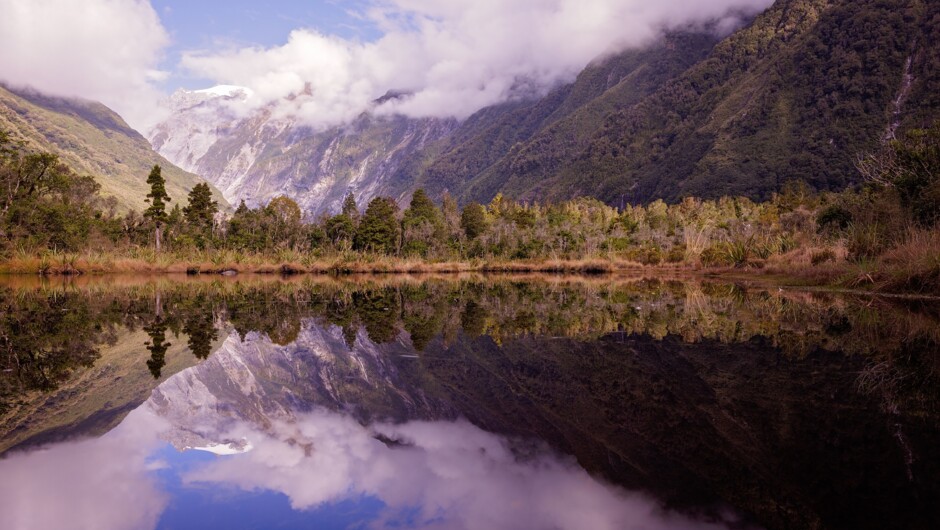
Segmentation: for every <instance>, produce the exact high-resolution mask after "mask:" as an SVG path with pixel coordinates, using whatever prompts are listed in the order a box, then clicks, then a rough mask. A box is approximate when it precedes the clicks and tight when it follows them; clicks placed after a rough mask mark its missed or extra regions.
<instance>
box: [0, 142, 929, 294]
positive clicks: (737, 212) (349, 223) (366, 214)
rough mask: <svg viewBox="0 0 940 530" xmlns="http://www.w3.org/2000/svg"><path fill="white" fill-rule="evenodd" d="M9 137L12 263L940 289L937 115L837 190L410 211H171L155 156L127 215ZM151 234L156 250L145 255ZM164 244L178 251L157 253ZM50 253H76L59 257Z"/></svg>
mask: <svg viewBox="0 0 940 530" xmlns="http://www.w3.org/2000/svg"><path fill="white" fill-rule="evenodd" d="M3 145H5V146H9V147H6V148H5V150H4V152H3V155H2V156H3V159H2V163H3V165H2V166H0V177H2V181H0V185H2V186H3V189H2V191H4V193H5V196H6V199H5V202H4V203H3V210H2V211H0V213H2V214H3V218H2V219H0V221H2V223H0V235H3V236H4V240H3V247H0V248H2V250H3V251H4V253H5V254H6V255H7V256H8V260H7V261H8V265H7V269H8V270H12V271H15V270H32V271H35V270H38V271H39V272H76V271H83V270H84V271H88V270H89V269H90V270H103V271H108V270H128V269H129V270H139V269H136V268H135V267H137V265H135V264H134V263H138V264H139V261H137V262H132V263H130V264H127V263H125V264H124V265H123V266H122V265H120V264H113V261H112V264H110V265H109V264H108V263H106V261H107V260H109V259H110V260H115V259H121V258H127V259H130V260H140V259H141V258H142V257H143V259H144V260H150V261H154V260H160V259H162V260H164V261H166V262H168V265H167V267H171V266H172V265H173V264H174V263H175V264H176V265H182V266H183V269H182V270H187V269H190V270H192V271H194V272H198V271H200V270H203V271H208V270H217V271H218V270H225V269H229V268H230V269H236V270H237V269H239V268H241V269H247V270H253V269H252V268H251V267H249V266H248V264H249V263H250V262H252V260H256V261H258V262H260V263H267V264H271V263H273V264H274V265H275V266H276V267H281V270H284V271H288V272H303V271H324V270H335V271H344V270H345V271H355V270H366V271H368V270H398V268H396V266H395V263H400V262H402V261H409V260H414V261H415V262H418V263H422V264H425V265H426V266H427V267H429V268H430V270H434V266H435V264H454V265H452V266H443V265H442V266H443V267H444V269H441V270H445V269H446V270H451V269H456V270H468V269H474V268H476V269H487V268H499V264H501V263H502V264H507V263H515V262H523V263H524V262H529V263H533V262H537V263H540V265H539V267H541V268H542V269H541V270H566V269H567V270H575V269H577V270H591V271H606V270H612V269H614V268H616V267H617V266H623V265H624V264H630V263H632V264H634V265H651V266H659V265H670V266H673V267H675V266H683V267H713V268H714V267H733V268H739V269H746V268H766V269H768V270H771V271H772V272H783V273H786V274H789V275H797V276H802V277H803V278H805V279H807V280H808V281H812V282H815V283H823V284H826V283H839V284H842V285H848V286H852V287H858V286H866V285H867V286H874V287H876V288H880V289H886V290H896V291H906V292H912V291H913V292H921V293H934V294H936V293H938V292H940V235H938V234H940V230H938V226H937V222H938V220H940V127H934V128H932V129H926V130H922V129H915V130H912V131H909V132H908V133H906V134H905V135H904V137H903V138H902V139H901V140H893V141H891V142H889V143H888V144H887V145H886V146H885V147H883V148H882V149H880V150H878V151H876V152H874V153H873V154H871V155H869V156H867V157H864V158H862V159H861V160H860V161H859V162H858V167H859V169H860V170H861V173H862V174H864V175H865V177H866V184H865V185H864V186H859V187H855V188H852V189H849V190H847V191H843V192H839V193H834V192H822V193H817V192H815V191H813V190H812V188H811V187H809V186H808V185H807V184H806V183H804V182H802V181H791V182H789V183H787V184H785V185H784V186H783V187H782V190H781V191H780V192H779V193H775V194H773V195H772V197H771V199H770V200H768V201H765V202H753V201H751V200H750V199H748V198H746V197H722V198H720V199H717V200H701V199H697V198H691V197H689V198H686V199H683V200H682V201H680V202H679V203H677V204H667V203H666V202H664V201H661V200H657V201H654V202H652V203H649V204H647V205H643V206H640V205H637V206H634V205H629V204H627V205H626V206H625V207H624V208H623V209H620V208H614V207H611V206H608V205H606V204H604V203H603V202H601V201H598V200H596V199H588V198H581V199H575V200H570V201H564V202H561V203H554V204H552V203H548V204H539V203H526V202H518V201H512V200H509V199H506V198H504V197H503V196H502V195H497V196H496V197H495V198H494V199H493V200H492V201H491V202H490V203H489V204H488V205H486V206H482V205H480V204H478V203H474V202H471V203H469V204H467V205H466V206H464V207H463V209H462V211H461V208H460V207H459V206H458V204H457V202H456V201H455V200H454V199H453V198H452V197H451V196H450V195H449V194H445V195H444V199H443V201H442V203H441V205H440V206H438V205H437V204H435V203H434V202H433V201H432V200H431V199H430V198H429V196H428V195H427V194H426V193H425V192H424V190H421V189H419V190H417V191H416V192H415V193H414V194H413V196H412V199H411V202H410V204H409V205H408V207H407V208H405V209H404V210H400V208H399V206H398V205H397V204H396V202H395V201H394V200H393V199H391V198H387V197H377V198H375V199H373V200H372V201H370V203H369V204H368V205H367V206H366V207H365V209H364V210H363V211H360V208H359V207H358V206H357V204H356V202H355V200H354V198H353V196H352V195H349V196H347V197H346V200H345V201H344V204H343V209H342V212H341V213H339V214H336V215H333V216H329V215H325V216H321V217H319V218H316V219H309V218H307V219H305V218H304V217H303V214H302V212H301V210H300V208H299V207H298V205H297V204H296V203H295V202H294V201H293V200H291V199H289V198H287V197H277V198H275V199H274V200H272V201H271V202H270V203H269V204H268V205H266V206H265V207H263V208H256V209H251V208H248V207H246V206H245V205H244V203H243V204H241V205H240V206H239V207H238V209H237V210H236V211H235V212H234V214H232V215H231V216H230V217H228V218H223V217H221V216H219V215H218V204H217V203H216V202H215V201H214V200H213V199H212V195H211V190H210V189H209V188H208V186H206V185H197V186H195V187H194V188H193V190H192V191H191V192H190V194H189V196H188V197H187V203H186V205H185V206H183V207H181V204H180V203H179V202H177V203H176V204H175V206H174V207H173V209H172V210H170V211H167V203H169V202H170V201H171V200H172V199H171V198H170V197H169V195H168V194H167V191H166V188H165V181H164V180H163V177H162V175H161V171H160V167H159V166H155V167H154V168H153V169H152V170H151V173H150V176H149V177H148V178H147V183H148V184H149V185H150V187H151V191H150V193H149V194H148V202H150V206H149V208H148V209H147V210H146V211H145V212H144V213H143V216H140V215H138V214H136V213H134V212H131V213H129V214H126V215H124V216H119V215H117V214H116V213H115V211H114V209H113V207H111V208H107V206H108V202H107V201H105V200H103V199H100V198H98V197H97V195H96V191H97V186H96V184H95V182H94V181H93V179H91V178H90V177H78V176H77V175H75V174H74V173H73V172H71V171H70V170H69V169H68V168H67V167H65V166H64V165H62V164H60V163H59V162H58V159H57V158H56V157H55V156H53V155H49V154H44V153H40V154H27V153H24V152H22V150H21V149H18V148H16V146H10V143H9V142H6V143H4V144H3ZM111 205H112V206H113V202H112V203H111ZM164 232H165V237H164ZM151 234H153V235H154V236H156V237H151ZM164 239H165V243H164V242H163V240H164ZM152 245H154V246H155V247H156V250H157V254H152V253H151V254H150V255H149V256H148V255H147V254H146V251H147V250H148V249H149V248H151V246H152ZM161 247H165V248H166V249H167V250H168V251H169V255H168V256H166V257H164V258H160V257H159V253H160V250H161ZM91 249H94V251H95V252H97V254H95V253H92V252H90V250H91ZM49 251H52V252H53V253H55V252H61V251H65V252H68V253H69V254H67V255H65V256H64V257H60V258H59V261H61V263H55V261H56V260H55V258H54V257H53V258H50V257H49V255H48V252H49ZM102 252H111V255H110V256H111V257H108V255H107V254H101V253H102ZM34 254H35V255H38V256H39V257H37V258H33V257H32V256H33V255H34ZM31 260H32V261H31ZM43 260H45V261H43ZM592 260H594V261H592ZM148 262H149V261H148ZM474 263H476V265H474ZM618 264H619V265H618ZM122 267H123V269H122ZM448 267H450V269H448ZM504 267H508V266H504ZM418 269H421V267H418ZM140 270H150V269H140ZM156 270H161V269H160V268H159V267H158V268H157V269H156ZM163 270H171V269H169V268H167V269H163ZM423 270H429V269H428V268H425V269H423Z"/></svg>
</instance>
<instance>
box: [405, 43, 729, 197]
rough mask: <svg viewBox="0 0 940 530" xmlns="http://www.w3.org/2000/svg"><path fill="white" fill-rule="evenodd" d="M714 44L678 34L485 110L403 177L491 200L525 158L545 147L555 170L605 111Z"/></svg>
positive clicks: (632, 99) (636, 96) (434, 189)
mask: <svg viewBox="0 0 940 530" xmlns="http://www.w3.org/2000/svg"><path fill="white" fill-rule="evenodd" d="M716 42H717V39H716V38H715V37H714V36H712V35H711V34H710V33H698V32H677V33H674V34H670V35H668V36H666V37H665V38H664V39H662V40H661V41H660V42H658V43H656V44H654V45H652V46H650V47H649V48H646V49H642V50H630V51H627V52H624V53H621V54H618V55H615V56H612V57H608V58H605V59H603V60H600V61H596V62H595V63H593V64H591V65H589V66H588V67H587V68H585V69H584V70H583V71H582V72H581V73H580V74H579V75H578V77H577V79H576V80H575V81H574V82H573V83H571V84H568V85H564V86H561V87H559V88H556V89H555V90H553V91H552V92H550V93H549V94H548V95H547V96H545V97H543V98H541V99H537V100H534V101H533V100H528V101H515V102H510V103H505V104H502V105H498V106H495V107H488V108H485V109H483V110H481V111H479V112H477V113H476V114H474V115H473V116H471V117H470V118H469V119H468V120H467V121H466V122H464V123H462V124H461V126H460V128H458V129H457V130H456V131H455V132H454V134H452V135H450V136H448V137H447V138H445V139H444V140H441V141H440V142H438V143H437V144H435V145H433V146H431V147H430V148H429V149H427V150H425V151H424V152H422V153H421V154H420V156H418V157H413V158H412V160H410V164H405V165H404V166H403V167H402V169H401V170H400V171H399V175H398V180H399V181H400V182H403V183H406V184H409V183H410V184H412V185H413V186H424V187H426V188H427V189H428V190H429V191H430V192H431V193H432V194H435V195H437V194H440V193H441V192H443V190H445V189H446V190H450V191H451V192H452V193H458V194H460V195H461V196H463V197H467V198H474V197H489V196H492V195H494V194H495V193H496V191H498V188H499V185H500V179H501V177H502V176H503V175H506V174H507V171H509V169H510V161H511V160H513V159H515V158H517V157H519V156H520V154H521V153H523V152H524V151H526V150H529V149H533V148H543V147H548V148H549V149H548V151H547V152H548V153H550V155H551V156H550V159H546V160H544V161H542V162H541V163H542V164H543V165H544V167H545V169H546V170H550V169H551V168H553V167H557V166H558V165H559V164H560V163H562V162H563V161H564V160H566V159H567V158H568V157H570V156H572V154H573V153H575V152H576V150H577V148H578V146H581V145H582V144H584V143H585V141H586V140H587V139H589V138H591V136H592V135H593V133H594V132H595V130H596V124H597V123H599V122H601V121H602V120H603V118H604V116H605V115H606V114H608V113H610V112H612V111H615V110H617V109H619V108H622V107H624V106H628V105H632V104H635V103H637V102H638V101H640V100H641V99H642V98H643V97H645V96H647V95H649V94H650V93H652V92H653V91H655V90H656V89H657V88H659V87H660V86H662V84H663V83H664V82H665V81H667V80H669V79H671V78H673V77H675V76H677V75H679V74H681V73H682V72H684V71H685V70H686V69H688V68H689V67H690V66H692V65H693V64H695V63H697V62H698V61H700V60H701V59H703V58H704V57H705V56H706V55H707V53H708V52H709V51H710V50H711V48H712V47H713V46H714V45H715V43H716ZM526 142H529V143H526ZM416 177H417V182H415V178H416Z"/></svg>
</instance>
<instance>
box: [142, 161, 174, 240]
mask: <svg viewBox="0 0 940 530" xmlns="http://www.w3.org/2000/svg"><path fill="white" fill-rule="evenodd" d="M147 184H150V193H148V194H147V202H149V203H150V207H149V208H147V209H146V210H145V211H144V217H146V218H147V219H150V220H151V221H153V223H154V234H153V235H154V241H155V242H156V247H157V252H160V247H161V244H162V242H163V241H162V239H163V225H164V224H165V223H166V222H167V219H168V217H167V213H166V203H168V202H170V196H169V195H168V194H167V192H166V179H164V178H163V175H161V174H160V166H153V169H151V170H150V175H149V176H148V177H147Z"/></svg>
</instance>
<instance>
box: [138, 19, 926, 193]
mask: <svg viewBox="0 0 940 530" xmlns="http://www.w3.org/2000/svg"><path fill="white" fill-rule="evenodd" d="M938 42H940V4H938V3H936V2H926V1H924V0H899V1H886V0H778V1H777V2H775V3H774V4H773V5H772V6H771V7H770V8H768V9H767V10H766V11H765V12H763V13H761V14H759V15H757V16H756V17H755V18H754V19H753V20H752V21H750V23H749V24H747V25H746V26H745V27H743V28H741V29H739V30H737V31H735V32H734V33H732V34H730V35H728V36H727V37H724V38H719V37H717V36H716V32H715V31H712V30H711V29H710V28H708V27H704V28H686V29H685V30H676V31H672V32H670V33H668V34H666V35H664V36H663V38H661V39H660V40H659V41H658V42H655V43H653V44H651V45H650V46H649V47H647V48H645V49H641V50H629V51H626V52H623V53H620V54H617V55H614V56H611V57H606V58H600V59H599V60H597V61H595V62H594V63H593V64H591V65H589V66H588V67H587V68H586V69H585V70H584V71H583V72H581V74H580V75H579V76H578V77H577V79H576V80H575V81H573V82H572V83H570V84H567V85H563V86H559V87H556V88H555V89H554V90H552V91H550V92H549V93H548V94H546V95H544V96H541V97H529V98H520V99H514V100H511V101H508V102H506V103H503V104H500V105H496V106H492V107H488V108H484V109H481V110H480V111H478V112H477V113H476V114H474V115H472V116H471V117H469V118H468V119H466V120H464V121H462V122H460V123H456V122H454V121H450V120H440V119H423V120H413V119H406V118H403V117H395V118H377V117H372V116H370V115H369V114H364V115H363V116H361V117H360V118H359V119H358V120H356V121H355V122H354V123H352V124H350V125H348V126H346V127H339V128H333V129H330V130H328V131H322V132H317V131H314V130H312V129H309V128H305V127H302V126H300V125H298V124H297V123H295V122H293V121H291V120H287V119H283V118H273V117H272V115H271V111H270V109H263V110H261V111H259V112H257V113H255V114H252V115H250V116H248V117H241V118H235V117H233V116H226V115H225V113H224V112H223V111H220V110H219V108H222V107H221V106H218V107H214V105H217V104H216V103H213V102H219V101H220V98H227V97H232V95H231V94H229V93H227V92H225V91H224V90H223V91H222V94H223V95H218V94H216V95H214V96H213V97H208V96H207V95H204V96H203V99H204V100H203V101H201V102H199V103H198V104H196V105H189V104H186V105H180V106H179V107H178V108H177V109H176V111H175V114H174V117H173V118H171V119H170V120H169V121H167V122H165V123H163V124H161V125H160V126H159V127H158V128H157V129H155V131H154V132H153V133H151V135H150V138H151V140H152V142H153V144H154V146H155V148H156V149H157V150H158V151H160V152H161V153H163V154H164V155H165V156H167V157H168V158H170V159H171V160H172V161H174V162H175V163H178V164H181V165H183V167H187V168H189V169H191V170H194V171H198V172H199V173H200V174H203V175H205V176H206V178H207V179H209V180H210V181H212V182H214V183H216V184H217V186H219V188H220V189H222V190H223V192H224V193H225V195H226V197H228V198H229V199H230V200H236V199H246V200H249V202H255V203H263V202H266V201H267V200H269V199H270V198H272V197H273V196H275V195H277V194H281V193H284V194H287V195H289V196H292V197H294V198H297V199H298V202H300V203H301V205H302V206H303V207H304V208H305V209H307V210H309V211H312V212H319V211H324V210H334V211H335V210H336V209H337V208H338V205H339V201H340V198H341V197H342V195H343V194H344V193H345V192H346V191H353V192H355V193H356V195H357V199H358V201H359V204H360V205H362V204H363V203H364V202H366V201H367V200H368V199H369V198H371V197H372V196H375V195H377V194H384V195H390V196H392V197H394V198H397V199H399V200H404V199H406V198H407V196H408V195H409V194H410V192H411V191H413V190H414V189H416V188H417V187H424V188H426V189H428V190H429V192H430V193H431V194H432V195H433V196H436V197H440V195H441V194H442V193H443V192H444V191H445V190H446V191H449V192H450V193H452V194H453V195H455V196H457V197H458V199H460V200H461V202H464V203H466V202H467V201H470V200H477V201H480V202H488V201H489V200H490V199H492V197H494V196H495V195H496V194H497V193H504V194H506V195H509V196H512V197H516V198H521V199H531V200H558V199H565V198H570V197H574V196H579V195H590V196H595V197H598V198H600V199H602V200H604V201H606V202H608V203H610V204H620V203H621V202H624V201H629V202H644V201H650V200H653V199H657V198H664V199H667V200H670V201H675V200H678V199H680V198H681V197H683V196H687V195H698V196H703V197H715V196H719V195H724V194H736V195H746V196H750V197H752V198H755V199H762V198H766V197H768V196H769V195H770V194H771V193H772V192H773V191H775V190H777V189H779V188H780V187H781V186H782V185H783V184H785V183H786V182H788V181H791V180H804V181H806V182H807V183H809V184H810V185H812V186H814V187H815V188H817V189H841V188H844V187H846V186H848V185H852V184H854V183H856V182H858V179H859V177H858V175H857V171H856V170H855V167H854V162H855V160H856V158H857V157H858V156H859V155H860V154H862V153H865V152H868V151H870V150H872V149H874V148H877V147H878V145H879V144H880V143H882V142H884V141H885V140H886V139H889V138H891V137H894V136H896V135H898V134H901V133H903V132H904V131H905V130H907V129H909V128H913V127H922V126H926V125H929V124H931V123H932V122H933V121H934V120H936V119H938V118H940V96H938V94H940V46H938V45H937V43H938ZM217 92H218V91H217ZM390 97H398V96H397V95H392V96H390ZM190 98H192V93H185V92H181V93H178V94H177V95H176V96H174V99H176V100H186V101H189V99H190ZM206 116H210V117H211V118H210V121H212V120H214V121H212V123H215V124H216V125H213V126H207V125H199V123H200V120H205V119H206ZM200 127H201V128H200ZM194 130H196V131H197V133H196V134H194V133H193V131H194ZM205 131H208V132H205ZM180 146H184V147H183V148H182V149H181V148H180ZM187 164H189V165H187Z"/></svg>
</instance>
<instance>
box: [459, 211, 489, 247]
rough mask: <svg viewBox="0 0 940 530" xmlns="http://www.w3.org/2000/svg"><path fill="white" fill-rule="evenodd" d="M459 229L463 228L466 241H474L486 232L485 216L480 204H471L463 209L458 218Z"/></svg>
mask: <svg viewBox="0 0 940 530" xmlns="http://www.w3.org/2000/svg"><path fill="white" fill-rule="evenodd" d="M460 227H461V228H463V231H464V233H465V234H466V235H467V239H476V238H477V237H479V236H480V234H482V233H483V232H484V231H485V230H486V215H485V212H484V211H483V206H482V205H481V204H480V203H477V202H471V203H470V204H468V205H467V206H465V207H464V209H463V214H462V215H461V216H460Z"/></svg>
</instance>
